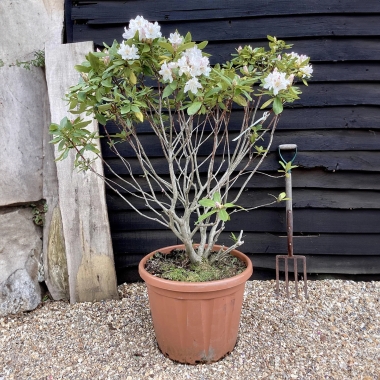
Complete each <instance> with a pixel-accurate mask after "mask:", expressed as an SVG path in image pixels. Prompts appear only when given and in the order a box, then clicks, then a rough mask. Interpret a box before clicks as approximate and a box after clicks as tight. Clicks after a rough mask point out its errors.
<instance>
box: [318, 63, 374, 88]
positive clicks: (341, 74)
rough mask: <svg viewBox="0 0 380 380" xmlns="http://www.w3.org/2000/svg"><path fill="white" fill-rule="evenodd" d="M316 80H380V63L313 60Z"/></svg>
mask: <svg viewBox="0 0 380 380" xmlns="http://www.w3.org/2000/svg"><path fill="white" fill-rule="evenodd" d="M312 64H313V69H314V71H313V79H312V81H313V82H314V83H315V82H322V81H326V82H346V81H347V82H354V81H362V82H363V81H379V80H380V63H377V62H332V63H330V62H312Z"/></svg>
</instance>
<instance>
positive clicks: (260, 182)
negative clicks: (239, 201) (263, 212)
mask: <svg viewBox="0 0 380 380" xmlns="http://www.w3.org/2000/svg"><path fill="white" fill-rule="evenodd" d="M268 174H270V175H271V176H268V175H265V174H263V173H257V175H255V176H254V177H253V178H252V180H251V181H250V182H248V184H246V185H244V179H243V178H240V179H239V180H238V181H237V182H236V183H235V185H234V187H236V188H239V187H240V188H241V187H242V186H245V188H246V189H267V190H268V191H269V189H273V188H278V189H280V188H281V187H282V186H284V177H283V176H281V175H280V173H278V172H273V173H268ZM161 177H162V178H163V179H166V180H168V179H169V177H168V176H167V175H166V176H164V175H162V176H161ZM125 179H126V178H125ZM113 180H114V181H115V182H117V183H118V184H120V185H122V184H123V181H122V179H115V178H113ZM137 182H138V183H139V185H140V186H141V187H142V188H143V189H145V190H146V191H148V190H149V187H148V186H147V184H146V182H145V180H144V179H143V178H141V177H140V178H137ZM292 182H293V188H298V187H299V188H319V189H343V190H355V189H357V190H380V173H365V172H362V173H361V172H343V171H337V172H326V171H324V170H322V169H311V170H310V169H302V168H297V169H294V170H293V171H292ZM153 189H154V190H155V191H157V192H159V191H160V190H161V189H160V188H159V187H158V186H153ZM111 192H112V191H111Z"/></svg>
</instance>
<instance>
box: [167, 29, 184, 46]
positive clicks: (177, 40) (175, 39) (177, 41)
mask: <svg viewBox="0 0 380 380" xmlns="http://www.w3.org/2000/svg"><path fill="white" fill-rule="evenodd" d="M168 40H169V42H170V43H171V44H172V45H173V48H174V49H176V48H177V47H178V46H179V45H181V44H182V42H183V37H182V36H181V35H180V34H179V33H178V32H177V31H175V32H174V33H170V36H169V38H168Z"/></svg>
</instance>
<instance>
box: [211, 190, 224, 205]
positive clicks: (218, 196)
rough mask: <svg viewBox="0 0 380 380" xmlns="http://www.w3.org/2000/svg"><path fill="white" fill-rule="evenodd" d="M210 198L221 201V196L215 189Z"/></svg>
mask: <svg viewBox="0 0 380 380" xmlns="http://www.w3.org/2000/svg"><path fill="white" fill-rule="evenodd" d="M212 199H213V200H214V202H218V203H222V198H221V196H220V193H219V191H217V192H216V193H215V194H214V195H213V197H212Z"/></svg>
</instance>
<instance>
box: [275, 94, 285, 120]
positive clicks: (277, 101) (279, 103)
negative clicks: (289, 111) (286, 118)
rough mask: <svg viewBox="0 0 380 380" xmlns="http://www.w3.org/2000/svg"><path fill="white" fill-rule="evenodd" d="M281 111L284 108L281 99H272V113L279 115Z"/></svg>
mask: <svg viewBox="0 0 380 380" xmlns="http://www.w3.org/2000/svg"><path fill="white" fill-rule="evenodd" d="M283 110H284V107H283V105H282V100H281V98H279V97H278V96H276V97H275V98H274V102H273V112H274V113H275V114H276V115H279V114H280V113H281V112H282V111H283Z"/></svg>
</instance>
